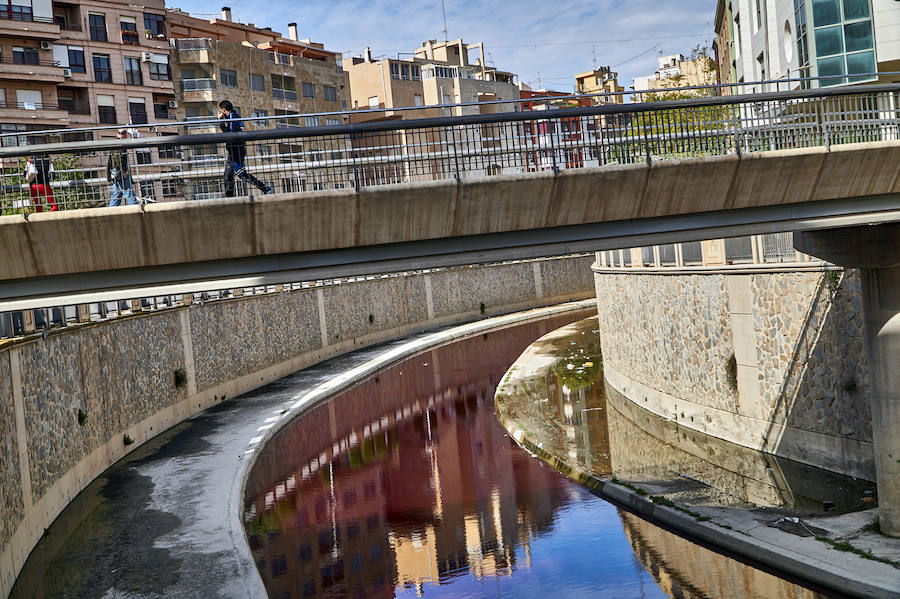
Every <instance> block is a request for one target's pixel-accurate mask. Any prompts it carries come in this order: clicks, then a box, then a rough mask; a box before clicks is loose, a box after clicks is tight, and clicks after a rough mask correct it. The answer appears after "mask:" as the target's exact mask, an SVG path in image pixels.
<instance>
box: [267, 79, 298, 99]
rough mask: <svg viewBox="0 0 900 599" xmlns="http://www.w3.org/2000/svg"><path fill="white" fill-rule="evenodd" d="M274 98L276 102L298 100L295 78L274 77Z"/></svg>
mask: <svg viewBox="0 0 900 599" xmlns="http://www.w3.org/2000/svg"><path fill="white" fill-rule="evenodd" d="M272 97H273V98H275V99H276V100H288V101H291V100H296V99H297V84H296V82H295V80H294V78H293V77H285V76H283V75H272Z"/></svg>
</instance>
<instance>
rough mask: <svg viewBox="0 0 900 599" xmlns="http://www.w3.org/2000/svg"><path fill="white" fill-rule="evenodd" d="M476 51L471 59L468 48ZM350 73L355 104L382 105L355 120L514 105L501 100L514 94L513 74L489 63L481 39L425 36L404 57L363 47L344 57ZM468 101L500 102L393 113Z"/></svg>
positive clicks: (477, 111)
mask: <svg viewBox="0 0 900 599" xmlns="http://www.w3.org/2000/svg"><path fill="white" fill-rule="evenodd" d="M474 50H478V56H477V58H475V59H474V60H471V59H470V57H469V52H470V51H474ZM344 70H345V71H347V73H348V74H349V78H350V99H351V103H352V107H353V108H355V109H367V108H368V109H378V108H383V109H385V110H384V112H378V113H369V114H366V115H356V116H354V120H355V121H357V122H359V121H364V120H373V119H384V118H402V119H410V118H422V117H426V116H439V115H441V114H443V115H445V116H450V115H456V116H458V115H463V114H484V113H492V112H507V111H513V110H516V108H517V106H516V104H512V103H509V104H507V103H504V102H503V100H515V99H518V98H519V89H518V86H517V82H518V77H517V76H516V75H515V74H513V73H510V72H507V71H501V70H499V69H497V68H496V67H493V66H488V65H487V61H486V60H485V51H484V44H483V43H481V42H479V43H477V44H466V43H464V42H463V40H461V39H458V40H455V41H452V42H451V41H447V42H438V41H436V40H428V41H426V42H423V43H422V45H421V46H420V47H419V48H417V49H416V50H415V52H413V53H412V56H411V57H409V58H402V59H401V58H399V57H398V58H397V59H394V58H381V59H378V60H373V58H372V54H371V52H370V51H369V49H368V48H367V49H366V51H365V54H364V55H363V56H357V57H350V58H346V59H344ZM469 102H482V103H486V102H499V103H497V104H485V105H484V106H458V107H455V108H452V109H449V108H448V109H442V110H436V109H431V110H425V109H423V110H413V111H402V112H397V111H393V110H391V109H392V108H401V107H415V106H433V105H437V104H458V103H469Z"/></svg>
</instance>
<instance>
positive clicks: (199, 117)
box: [167, 8, 349, 199]
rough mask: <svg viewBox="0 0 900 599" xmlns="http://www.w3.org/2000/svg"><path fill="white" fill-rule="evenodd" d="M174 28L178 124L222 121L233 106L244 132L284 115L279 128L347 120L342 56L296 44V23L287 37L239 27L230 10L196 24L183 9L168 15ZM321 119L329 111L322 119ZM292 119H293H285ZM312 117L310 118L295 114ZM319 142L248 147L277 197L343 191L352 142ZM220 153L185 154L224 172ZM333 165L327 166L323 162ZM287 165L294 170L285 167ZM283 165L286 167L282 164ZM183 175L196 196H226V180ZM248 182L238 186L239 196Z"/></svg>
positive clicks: (201, 129)
mask: <svg viewBox="0 0 900 599" xmlns="http://www.w3.org/2000/svg"><path fill="white" fill-rule="evenodd" d="M167 17H168V22H169V24H170V28H171V35H172V37H173V40H172V66H173V70H174V72H175V78H176V81H177V86H176V95H177V104H178V108H177V115H178V118H179V120H185V121H189V122H190V121H203V120H209V119H215V118H217V117H218V104H219V102H220V101H221V100H225V99H227V100H229V101H230V102H231V103H232V104H234V106H235V107H236V108H237V109H238V112H239V113H240V114H241V115H242V116H243V117H244V118H245V119H251V120H245V123H244V124H245V128H246V129H253V128H255V127H257V126H258V127H260V128H271V127H273V122H272V121H271V120H265V121H259V124H258V125H257V124H255V122H254V121H253V120H252V119H253V118H254V117H270V116H278V115H285V118H283V119H278V120H276V121H274V126H276V127H319V126H328V125H339V124H343V123H344V122H345V120H346V119H345V118H344V117H342V116H341V115H339V114H334V115H331V116H329V115H327V113H329V112H333V113H337V112H340V111H341V110H343V109H345V108H346V107H347V95H346V94H347V89H348V83H347V74H346V73H344V71H343V69H342V67H341V62H340V58H341V57H340V54H339V53H336V52H332V51H330V50H327V49H326V48H325V46H324V45H323V44H320V43H316V42H312V41H311V40H309V39H299V36H298V31H297V24H296V23H290V24H289V25H288V32H289V35H288V38H284V37H283V36H282V34H281V33H280V32H278V31H273V30H272V29H271V28H270V27H264V28H263V27H257V26H256V25H254V24H252V23H239V22H236V21H234V20H233V19H232V16H231V11H230V10H229V9H228V8H223V9H222V16H221V18H215V19H210V20H206V19H199V18H196V17H192V16H190V15H189V14H187V13H184V12H182V11H179V10H171V9H170V10H169V11H168V15H167ZM318 113H326V114H325V115H321V114H318ZM287 115H295V116H287ZM296 115H307V116H296ZM216 130H218V127H217V126H216V124H215V123H213V124H198V125H197V126H196V127H190V128H189V131H190V132H192V133H206V132H212V131H216ZM323 144H324V142H322V141H321V140H313V139H311V140H308V141H297V140H293V141H287V140H286V141H283V142H276V143H271V144H251V145H250V146H248V156H249V158H248V160H249V163H250V165H251V167H250V170H251V171H252V172H255V173H257V174H258V175H259V176H260V177H261V178H262V179H264V180H265V181H266V182H267V184H270V185H272V186H273V187H274V188H275V190H276V191H278V192H292V191H306V190H320V189H332V188H339V187H342V186H343V185H345V184H346V182H347V181H348V178H349V175H348V174H347V169H346V167H345V166H342V165H340V159H341V158H342V157H343V156H344V152H345V150H346V149H347V148H346V146H347V144H345V143H343V142H340V141H334V140H331V141H330V142H329V145H328V147H327V148H326V147H325V146H324V145H323ZM221 150H222V148H216V147H212V146H210V147H206V146H198V147H193V148H190V149H189V150H188V154H189V157H190V158H191V159H192V164H194V165H203V164H208V166H210V167H213V165H215V167H214V169H213V170H215V169H218V168H220V167H219V166H218V165H219V164H220V160H221V156H220V153H221ZM326 160H332V164H335V165H337V166H333V167H331V166H328V165H327V164H326V163H325V161H326ZM286 164H290V165H291V168H287V167H286V166H284V165H286ZM279 165H281V166H279ZM208 170H209V169H207V172H206V173H205V174H202V175H197V174H196V173H195V174H194V175H189V174H188V173H187V171H184V172H183V173H184V177H185V179H186V181H187V182H188V183H190V185H187V186H186V187H185V188H186V189H187V190H188V191H187V195H188V197H191V198H196V199H202V198H206V197H216V196H218V195H220V194H221V191H222V190H221V176H215V177H210V176H209V172H208ZM245 191H246V190H245V184H244V183H243V182H242V181H239V182H238V192H239V193H244V192H245Z"/></svg>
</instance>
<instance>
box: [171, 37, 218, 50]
mask: <svg viewBox="0 0 900 599" xmlns="http://www.w3.org/2000/svg"><path fill="white" fill-rule="evenodd" d="M175 48H177V49H178V50H209V48H210V43H209V40H208V39H206V38H199V39H194V38H191V39H184V40H175Z"/></svg>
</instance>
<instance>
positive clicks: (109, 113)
mask: <svg viewBox="0 0 900 599" xmlns="http://www.w3.org/2000/svg"><path fill="white" fill-rule="evenodd" d="M97 110H98V112H99V116H100V123H101V124H104V125H115V124H116V123H117V119H116V102H115V98H113V97H112V96H105V95H100V94H98V95H97Z"/></svg>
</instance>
